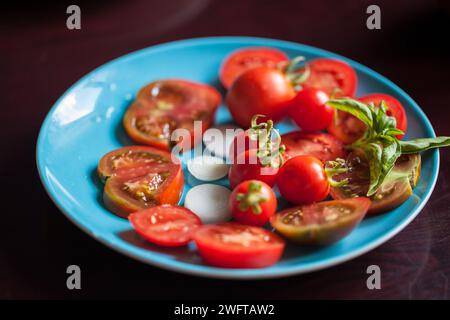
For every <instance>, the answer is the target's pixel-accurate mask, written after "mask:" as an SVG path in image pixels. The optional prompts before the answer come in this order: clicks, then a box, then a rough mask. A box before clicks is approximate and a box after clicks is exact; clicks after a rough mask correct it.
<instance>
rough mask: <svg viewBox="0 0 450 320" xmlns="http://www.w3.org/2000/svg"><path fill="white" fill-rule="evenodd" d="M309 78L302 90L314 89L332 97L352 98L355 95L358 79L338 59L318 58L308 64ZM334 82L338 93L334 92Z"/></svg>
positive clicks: (346, 65)
mask: <svg viewBox="0 0 450 320" xmlns="http://www.w3.org/2000/svg"><path fill="white" fill-rule="evenodd" d="M308 65H309V67H310V72H311V73H310V76H309V77H308V79H306V81H305V82H304V83H303V87H304V88H316V89H320V90H323V91H325V92H326V93H327V94H328V95H331V94H333V95H334V97H336V98H337V97H353V96H354V95H355V93H356V87H357V83H358V77H357V75H356V72H355V70H354V69H353V68H352V67H351V66H350V65H349V64H348V63H346V62H344V61H341V60H338V59H327V58H318V59H314V60H312V61H311V62H309V63H308ZM334 82H336V83H337V84H338V87H339V91H336V92H333V91H334V86H332V84H333V83H334Z"/></svg>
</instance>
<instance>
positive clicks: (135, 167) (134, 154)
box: [97, 146, 179, 181]
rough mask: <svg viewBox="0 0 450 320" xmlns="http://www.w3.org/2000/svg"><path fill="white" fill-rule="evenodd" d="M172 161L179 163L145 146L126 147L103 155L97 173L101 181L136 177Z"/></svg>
mask: <svg viewBox="0 0 450 320" xmlns="http://www.w3.org/2000/svg"><path fill="white" fill-rule="evenodd" d="M173 161H175V162H177V163H179V159H178V158H176V157H172V155H171V154H170V153H169V152H166V151H163V150H160V149H156V148H152V147H146V146H128V147H123V148H119V149H116V150H113V151H111V152H108V153H107V154H105V155H104V156H103V157H102V158H101V159H100V161H99V163H98V167H97V172H98V175H99V177H100V178H101V179H102V180H103V181H104V180H106V179H107V178H109V177H111V176H113V175H118V176H128V177H133V176H134V177H138V176H142V175H145V174H146V173H147V172H149V171H152V170H154V168H155V167H165V166H167V165H170V164H173ZM177 163H174V164H175V165H177Z"/></svg>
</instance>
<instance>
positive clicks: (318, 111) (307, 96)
mask: <svg viewBox="0 0 450 320" xmlns="http://www.w3.org/2000/svg"><path fill="white" fill-rule="evenodd" d="M328 99H329V98H328V95H327V94H326V93H325V92H323V91H322V90H318V89H315V88H305V89H303V90H301V91H300V92H298V93H297V95H296V96H295V98H294V100H293V101H292V102H291V106H290V107H289V115H290V116H291V118H292V119H293V120H294V121H295V123H296V124H297V125H298V126H299V127H300V128H301V129H302V131H307V132H312V131H320V130H323V129H326V128H327V127H328V126H329V125H330V124H331V122H332V121H333V116H334V109H333V107H331V106H329V105H327V104H326V102H327V101H328Z"/></svg>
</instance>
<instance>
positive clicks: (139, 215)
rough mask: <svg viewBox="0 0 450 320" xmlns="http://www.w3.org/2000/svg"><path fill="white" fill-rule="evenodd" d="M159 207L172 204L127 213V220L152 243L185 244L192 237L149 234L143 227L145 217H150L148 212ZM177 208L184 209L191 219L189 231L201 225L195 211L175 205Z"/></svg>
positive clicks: (169, 245)
mask: <svg viewBox="0 0 450 320" xmlns="http://www.w3.org/2000/svg"><path fill="white" fill-rule="evenodd" d="M160 208H165V209H168V210H170V209H171V208H174V206H170V205H162V206H159V207H158V208H150V209H145V210H142V211H138V212H134V213H132V214H130V215H129V217H128V220H129V221H130V223H131V225H132V226H133V228H134V229H135V231H136V232H137V233H138V234H139V235H140V236H141V237H143V238H144V239H145V240H147V241H149V242H152V243H154V244H157V245H160V246H164V247H180V246H185V245H187V244H188V243H189V242H190V241H191V240H192V238H191V237H190V236H186V235H183V238H180V239H164V237H158V235H157V234H151V233H149V232H148V231H147V230H146V229H145V227H146V226H145V225H143V224H145V223H146V222H145V219H147V220H148V219H150V217H148V214H149V213H151V211H152V210H155V209H160ZM177 208H178V210H179V209H182V210H184V211H185V212H186V215H188V218H189V219H190V220H191V223H190V225H188V226H189V227H190V228H191V233H193V232H194V231H195V229H196V228H198V227H199V226H201V225H202V222H201V220H200V218H199V217H198V216H197V215H196V214H195V213H193V212H192V211H191V210H189V209H187V208H184V207H177ZM159 214H161V213H159ZM146 215H147V216H146ZM143 220H144V221H143Z"/></svg>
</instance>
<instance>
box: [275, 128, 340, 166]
mask: <svg viewBox="0 0 450 320" xmlns="http://www.w3.org/2000/svg"><path fill="white" fill-rule="evenodd" d="M281 144H284V146H285V147H286V151H285V156H286V158H287V159H290V158H293V157H296V156H303V155H310V156H313V157H316V158H318V159H319V160H320V161H322V162H324V163H325V162H326V161H330V160H336V159H337V158H345V157H346V155H347V152H346V151H345V149H344V145H343V144H342V142H341V141H340V140H338V139H336V138H335V137H334V136H332V135H330V134H327V133H321V132H319V133H304V132H301V131H294V132H290V133H287V134H283V135H282V136H281Z"/></svg>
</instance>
